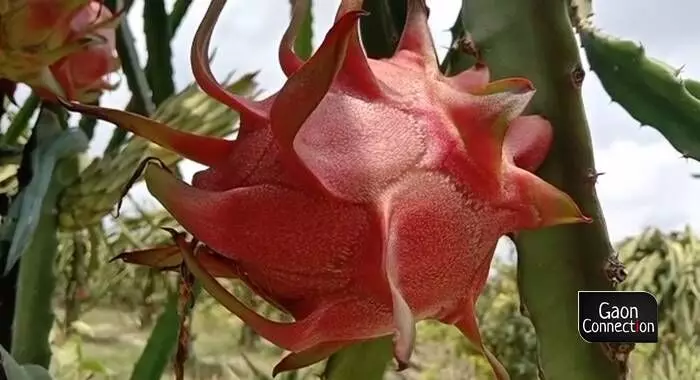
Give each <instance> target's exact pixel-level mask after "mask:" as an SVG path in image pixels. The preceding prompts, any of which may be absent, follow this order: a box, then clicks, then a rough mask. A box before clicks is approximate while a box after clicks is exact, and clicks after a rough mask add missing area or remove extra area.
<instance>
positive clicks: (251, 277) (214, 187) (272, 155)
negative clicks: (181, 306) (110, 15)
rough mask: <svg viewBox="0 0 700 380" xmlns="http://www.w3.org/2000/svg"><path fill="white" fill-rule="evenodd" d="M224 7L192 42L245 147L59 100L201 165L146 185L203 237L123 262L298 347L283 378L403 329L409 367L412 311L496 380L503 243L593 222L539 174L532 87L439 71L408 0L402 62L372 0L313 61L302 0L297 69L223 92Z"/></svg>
mask: <svg viewBox="0 0 700 380" xmlns="http://www.w3.org/2000/svg"><path fill="white" fill-rule="evenodd" d="M224 5H225V0H212V2H211V5H210V6H209V9H208V11H207V13H206V16H205V18H204V20H203V21H202V24H201V25H200V27H199V29H198V31H197V33H196V35H195V38H194V43H193V48H192V56H191V60H192V66H193V71H194V74H195V78H196V80H197V82H198V83H199V85H200V87H202V89H203V90H204V91H206V92H207V93H208V94H210V95H211V96H212V97H214V98H216V99H217V100H219V101H221V102H222V103H225V104H227V105H229V106H230V107H232V108H233V109H235V110H237V111H238V112H239V113H240V115H241V126H240V130H239V133H238V137H237V138H236V140H235V141H230V140H224V139H218V138H213V137H206V136H198V135H193V134H188V133H185V132H182V131H178V130H174V129H171V128H169V127H168V126H167V125H164V124H161V123H158V122H157V121H154V120H151V119H148V118H145V117H142V116H139V115H135V114H131V113H127V112H123V111H119V110H115V109H107V108H100V107H94V106H88V105H81V104H78V103H66V106H67V107H68V108H70V109H72V110H75V111H80V112H83V113H87V114H90V115H93V116H96V117H99V118H101V119H104V120H108V121H111V122H113V123H115V124H117V125H119V126H120V127H122V128H125V129H127V130H129V131H131V132H133V133H134V134H136V135H139V136H141V137H144V138H146V139H148V140H151V141H152V142H154V143H156V144H158V145H160V146H162V147H164V148H167V149H170V150H173V151H175V152H178V153H179V154H180V155H182V156H184V157H186V158H188V159H191V160H193V161H196V162H198V163H200V164H203V165H205V166H208V168H207V169H206V170H203V171H201V172H199V173H197V174H196V175H195V176H194V178H193V180H192V184H191V185H190V184H187V183H185V182H183V181H182V180H180V179H178V178H176V177H174V176H173V175H171V174H170V173H169V172H168V171H167V170H165V169H162V168H161V167H160V166H158V165H152V164H147V165H146V170H145V174H144V175H145V178H146V183H147V186H148V189H149V190H150V192H151V193H152V194H153V195H154V196H155V197H156V198H158V199H159V200H160V201H161V203H162V204H163V205H164V206H165V208H166V209H167V210H168V211H169V212H170V213H171V214H172V215H173V216H174V217H175V219H177V221H178V222H179V223H180V224H181V225H182V227H184V228H185V229H186V230H187V232H189V233H190V234H192V235H193V236H194V240H193V241H191V242H188V241H187V239H186V235H185V234H177V233H176V234H175V236H174V240H175V244H174V245H170V246H166V247H158V248H152V249H149V250H144V251H136V252H129V253H125V254H124V255H122V256H121V257H120V258H121V259H123V260H124V261H127V262H131V263H138V264H143V265H149V266H153V267H159V268H167V267H172V266H176V265H180V264H183V263H184V264H185V265H187V267H188V268H189V270H190V271H191V272H192V273H193V274H194V275H195V276H196V277H197V278H198V280H199V281H200V282H201V283H202V285H203V287H204V288H205V289H206V290H207V291H208V292H209V293H210V294H211V295H212V296H214V297H215V298H216V299H217V300H218V301H219V302H220V303H221V304H222V305H224V306H225V307H226V308H227V309H229V310H230V311H231V312H232V313H234V314H236V315H237V316H238V317H239V318H241V319H242V320H243V321H244V322H245V323H246V324H248V325H250V327H251V328H252V329H254V330H255V331H256V332H257V333H258V334H259V335H261V336H262V337H264V338H265V339H267V340H269V341H271V342H273V343H275V344H277V345H278V346H280V347H282V348H284V349H286V350H288V351H290V352H291V353H290V354H288V355H287V356H286V357H285V358H284V359H283V360H282V361H281V362H280V363H279V364H278V365H277V366H276V367H275V369H274V370H273V372H274V373H278V372H280V371H286V370H291V369H296V368H299V367H302V366H306V365H310V364H313V363H314V362H317V361H320V360H322V359H324V358H326V357H328V356H329V355H331V354H333V353H334V352H336V351H338V350H340V349H341V348H343V347H344V346H347V345H350V344H354V343H357V342H362V341H366V340H369V339H374V338H377V337H382V336H388V335H393V336H394V338H395V339H394V356H395V358H396V359H397V361H398V363H399V368H405V366H406V364H407V363H408V360H409V358H410V356H411V353H412V350H413V343H414V340H415V322H416V321H419V320H424V319H436V320H440V321H442V322H444V323H448V324H453V325H455V326H457V328H459V329H460V330H461V331H462V332H463V333H464V335H465V336H466V337H467V338H468V339H469V340H471V341H472V342H473V343H475V345H476V347H478V348H479V349H480V350H481V351H482V352H483V353H484V355H485V356H486V358H487V359H488V360H489V362H490V363H491V366H492V368H493V370H494V372H495V374H496V375H497V377H498V379H500V380H503V379H508V374H507V373H506V371H505V369H504V368H503V366H502V365H501V364H500V363H499V362H498V360H497V359H496V358H495V357H494V355H493V354H491V353H490V352H489V351H488V350H487V348H486V347H485V345H484V344H483V342H482V340H481V337H480V334H479V329H478V326H477V319H476V317H475V314H474V309H475V308H474V304H475V302H476V301H477V298H478V297H479V294H480V293H481V291H482V289H483V287H484V284H485V282H486V278H487V275H488V272H489V267H490V264H491V259H492V257H493V253H494V250H495V247H496V243H497V241H498V239H499V237H501V236H503V235H505V234H508V233H512V232H516V231H519V230H523V229H531V228H541V227H547V226H552V225H557V224H564V223H580V222H588V221H590V219H589V218H587V217H585V216H584V215H583V214H582V213H581V211H580V210H579V208H578V207H577V205H576V204H575V202H574V201H573V200H572V199H571V198H570V197H569V196H568V195H566V194H565V193H563V192H562V191H560V190H558V189H557V188H555V187H554V186H552V185H551V184H549V183H547V182H545V181H544V180H542V179H540V178H539V177H537V176H535V175H534V174H533V173H532V172H533V171H534V170H535V169H537V168H538V167H539V166H540V165H541V164H542V162H543V160H544V159H545V156H546V154H547V151H548V150H549V148H550V145H551V143H552V128H551V125H550V124H549V122H547V121H546V120H545V119H543V118H542V117H540V116H520V114H521V113H522V112H523V110H524V109H525V106H526V105H527V104H528V102H529V101H530V99H531V98H532V96H533V94H534V88H533V86H532V83H530V81H528V80H526V79H524V78H506V79H501V80H497V81H492V82H490V81H489V72H488V69H487V68H486V67H485V66H483V65H477V66H475V67H474V68H472V69H471V70H468V71H465V72H463V73H461V74H458V75H456V76H453V77H446V76H444V75H443V74H442V73H441V72H440V71H439V68H438V62H437V57H436V54H435V49H434V45H433V41H432V38H431V35H430V32H429V29H428V23H427V17H428V16H427V13H428V12H427V7H426V4H425V0H408V8H407V20H406V25H405V28H404V31H403V36H402V37H401V40H400V42H399V45H398V49H397V51H396V52H395V54H394V55H393V57H391V58H388V59H381V60H374V59H369V58H367V57H366V55H365V53H364V51H363V48H362V45H361V43H360V40H359V34H358V27H357V22H358V19H359V17H361V16H362V15H363V12H362V11H361V5H362V0H342V1H341V6H340V9H339V11H338V13H337V16H336V20H335V24H334V25H333V26H332V28H331V29H330V31H329V32H328V34H327V35H326V37H325V39H324V41H323V43H322V44H321V46H320V47H319V49H318V51H317V52H316V53H315V54H314V55H313V56H312V57H311V58H309V59H308V60H307V61H304V60H302V59H301V58H299V57H298V56H297V55H296V54H295V53H294V51H293V50H292V47H293V46H294V39H295V37H296V36H295V34H296V30H297V29H298V26H299V23H300V22H302V16H303V15H304V13H305V12H304V11H303V10H304V9H305V8H304V7H307V6H308V2H307V1H296V3H295V9H294V11H293V12H292V13H293V17H292V21H291V24H290V26H289V28H288V29H287V31H286V32H285V34H284V36H283V37H282V41H281V43H280V46H279V60H280V64H281V66H282V69H283V72H284V73H285V75H286V76H287V77H288V78H287V81H286V83H285V84H284V86H283V87H282V89H281V90H280V91H279V92H277V93H276V94H274V95H272V96H270V97H269V98H267V99H264V100H262V101H253V100H250V99H246V98H243V97H240V96H236V95H234V94H232V93H230V92H228V91H227V90H226V89H225V88H224V87H222V86H221V85H220V84H219V83H217V82H216V80H215V78H214V76H213V74H212V72H211V69H210V67H209V63H208V59H207V55H208V54H207V53H208V50H209V40H210V38H211V34H212V31H213V29H214V25H215V23H216V20H217V18H218V15H219V13H220V12H221V10H222V9H223V7H224ZM216 277H228V278H239V279H241V280H242V281H243V282H245V283H246V284H247V285H248V286H249V287H250V288H251V289H252V290H253V291H255V292H256V293H257V294H258V295H260V296H261V297H263V298H264V299H265V300H267V301H269V302H271V303H272V304H273V305H275V306H277V307H279V308H280V309H281V310H283V311H286V312H288V313H289V314H290V315H291V316H292V317H294V320H295V321H294V322H292V323H280V322H275V321H271V320H268V319H266V318H264V317H262V316H260V315H259V314H257V313H255V312H254V311H253V310H250V309H248V308H247V307H246V306H245V305H244V304H243V303H242V302H240V301H239V300H238V299H236V297H234V296H233V295H232V294H230V293H229V292H227V291H226V290H225V289H224V288H223V287H222V286H221V285H220V284H219V283H218V282H217V280H216V279H215V278H216Z"/></svg>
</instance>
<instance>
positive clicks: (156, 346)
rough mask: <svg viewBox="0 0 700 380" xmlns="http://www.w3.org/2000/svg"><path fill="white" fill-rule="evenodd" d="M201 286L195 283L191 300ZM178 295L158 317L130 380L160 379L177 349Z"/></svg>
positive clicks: (195, 296)
mask: <svg viewBox="0 0 700 380" xmlns="http://www.w3.org/2000/svg"><path fill="white" fill-rule="evenodd" d="M200 291H201V285H199V284H198V283H196V282H195V285H194V286H193V288H192V298H193V299H196V298H197V295H199V293H200ZM178 296H179V294H178V293H174V294H172V295H171V296H170V299H169V300H168V304H167V305H166V307H165V310H163V313H162V314H161V315H160V317H158V321H157V322H156V325H155V327H154V328H153V331H152V332H151V336H150V337H149V338H148V342H146V347H144V349H143V351H142V352H141V356H140V357H139V360H138V361H137V362H136V365H135V366H134V370H133V372H132V373H131V378H130V379H131V380H152V379H160V378H161V376H162V375H163V373H164V372H165V368H166V366H167V365H168V363H169V362H170V359H171V358H172V356H173V354H174V353H175V349H176V347H177V340H178V331H179V326H180V317H179V315H178V308H177V306H178Z"/></svg>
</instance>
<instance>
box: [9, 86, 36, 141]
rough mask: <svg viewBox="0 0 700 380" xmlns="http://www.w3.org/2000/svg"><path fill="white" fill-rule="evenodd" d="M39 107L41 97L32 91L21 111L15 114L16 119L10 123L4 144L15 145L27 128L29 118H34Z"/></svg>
mask: <svg viewBox="0 0 700 380" xmlns="http://www.w3.org/2000/svg"><path fill="white" fill-rule="evenodd" d="M37 107H39V97H38V96H36V94H34V93H32V94H30V95H29V97H28V98H27V100H25V101H24V104H22V107H21V108H20V109H19V112H17V115H15V117H14V119H12V123H10V126H9V127H8V128H7V133H5V135H4V136H3V139H2V142H3V143H4V144H6V145H13V144H15V143H16V142H17V139H19V137H20V136H21V135H22V134H23V133H24V131H25V130H26V129H27V126H28V125H29V119H31V118H32V115H34V111H36V109H37Z"/></svg>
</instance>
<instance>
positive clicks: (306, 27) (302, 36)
mask: <svg viewBox="0 0 700 380" xmlns="http://www.w3.org/2000/svg"><path fill="white" fill-rule="evenodd" d="M291 3H292V5H293V4H294V1H292V2H291ZM313 22H314V16H313V1H312V0H309V7H308V11H307V12H306V16H305V17H304V22H303V23H302V24H301V26H300V27H299V34H297V38H296V40H295V41H294V52H295V53H297V55H298V56H299V58H301V59H303V60H307V59H309V58H310V57H311V54H312V53H313V52H314V46H313V38H314V31H313V29H312V28H311V27H312V25H313Z"/></svg>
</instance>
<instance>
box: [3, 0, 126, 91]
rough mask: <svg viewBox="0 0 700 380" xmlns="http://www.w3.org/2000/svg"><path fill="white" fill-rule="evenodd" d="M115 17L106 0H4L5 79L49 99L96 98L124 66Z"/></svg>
mask: <svg viewBox="0 0 700 380" xmlns="http://www.w3.org/2000/svg"><path fill="white" fill-rule="evenodd" d="M118 21H119V15H113V14H112V13H111V12H110V10H109V9H108V8H107V7H106V6H105V5H104V4H102V1H101V0H5V1H2V0H0V29H1V31H2V33H3V44H2V47H0V77H2V78H6V79H9V80H11V81H14V82H22V83H25V84H27V85H29V86H31V87H33V88H34V90H36V91H37V93H38V94H39V95H40V96H42V97H43V98H45V99H49V100H51V99H53V98H55V96H56V95H60V96H63V97H66V98H68V99H71V100H78V101H83V102H92V101H94V100H96V99H97V97H99V95H100V93H101V92H102V91H103V90H108V89H113V88H114V87H115V85H113V84H110V83H109V82H108V81H107V78H106V77H107V75H108V74H110V73H112V72H114V71H116V70H118V69H119V59H118V58H117V57H116V53H115V30H114V29H115V27H116V25H117V23H118Z"/></svg>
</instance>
